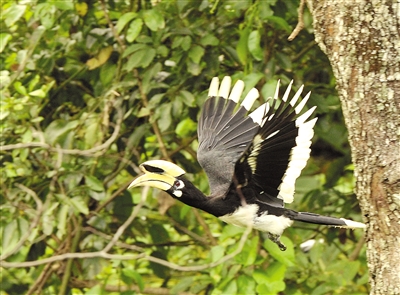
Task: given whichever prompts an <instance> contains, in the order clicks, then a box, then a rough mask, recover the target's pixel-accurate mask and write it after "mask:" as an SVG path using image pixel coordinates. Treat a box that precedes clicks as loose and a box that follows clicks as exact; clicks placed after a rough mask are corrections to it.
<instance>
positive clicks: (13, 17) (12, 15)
mask: <svg viewBox="0 0 400 295" xmlns="http://www.w3.org/2000/svg"><path fill="white" fill-rule="evenodd" d="M25 9H26V5H20V4H16V3H14V4H13V5H12V6H10V8H8V9H7V10H6V11H4V16H5V19H4V23H5V24H6V26H7V27H11V26H12V25H14V24H15V22H17V21H18V20H19V19H20V17H21V16H22V15H23V14H24V12H25ZM4 16H3V15H2V18H3V17H4Z"/></svg>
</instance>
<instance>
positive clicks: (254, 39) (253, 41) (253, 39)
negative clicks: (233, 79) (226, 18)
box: [248, 30, 263, 60]
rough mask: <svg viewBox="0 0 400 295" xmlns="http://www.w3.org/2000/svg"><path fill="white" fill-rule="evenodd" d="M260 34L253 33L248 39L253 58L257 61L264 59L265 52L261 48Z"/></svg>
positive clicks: (256, 31) (257, 32)
mask: <svg viewBox="0 0 400 295" xmlns="http://www.w3.org/2000/svg"><path fill="white" fill-rule="evenodd" d="M260 40H261V36H260V32H259V31H258V30H255V31H252V32H251V33H250V35H249V39H248V47H249V51H250V53H251V54H252V55H253V57H254V58H255V59H256V60H262V59H263V51H262V49H261V47H260Z"/></svg>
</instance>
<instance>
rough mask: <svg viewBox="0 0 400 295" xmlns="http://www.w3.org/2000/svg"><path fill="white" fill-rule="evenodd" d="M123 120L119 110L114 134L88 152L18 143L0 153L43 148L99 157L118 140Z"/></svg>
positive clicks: (46, 145)
mask: <svg viewBox="0 0 400 295" xmlns="http://www.w3.org/2000/svg"><path fill="white" fill-rule="evenodd" d="M122 120H123V115H122V111H121V110H119V109H118V120H117V124H116V125H115V127H114V132H113V133H112V134H111V136H110V137H109V138H108V139H107V140H106V141H105V142H104V143H103V144H101V145H99V146H96V147H93V148H91V149H88V150H78V149H60V148H58V147H53V146H51V145H49V144H47V143H42V142H29V143H17V144H9V145H3V146H0V151H7V150H15V149H24V148H35V147H41V148H45V149H47V150H49V151H50V152H56V153H60V152H61V153H63V154H68V155H79V156H86V157H98V156H99V154H96V153H97V152H102V153H105V152H106V151H107V150H108V148H109V147H110V146H111V144H112V143H113V142H114V141H115V140H116V139H117V137H118V135H119V131H120V130H121V124H122Z"/></svg>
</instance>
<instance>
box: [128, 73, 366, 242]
mask: <svg viewBox="0 0 400 295" xmlns="http://www.w3.org/2000/svg"><path fill="white" fill-rule="evenodd" d="M291 86H292V83H291V84H290V85H289V87H288V88H287V90H286V92H285V93H284V95H283V97H282V99H278V90H279V83H278V85H277V88H276V92H275V95H274V97H273V98H269V99H268V100H267V102H266V103H264V104H262V105H261V106H260V107H258V108H257V109H256V110H255V111H253V112H249V111H250V109H251V106H252V105H253V103H254V101H255V100H256V99H257V98H258V96H259V94H258V91H257V90H256V89H254V88H253V89H251V90H250V91H249V93H248V94H247V96H246V97H245V98H244V100H243V102H242V103H241V104H240V105H239V100H240V97H241V94H242V92H243V89H244V83H243V82H242V81H238V82H237V83H236V84H235V86H234V87H233V88H232V90H231V80H230V78H229V77H225V78H224V79H223V81H222V83H221V86H220V87H219V81H218V78H214V79H213V80H212V82H211V85H210V90H209V97H208V99H207V100H206V102H205V104H204V107H203V110H202V113H201V115H200V118H199V123H198V129H197V132H198V138H199V147H198V151H197V156H198V161H199V163H200V165H201V166H202V168H203V169H204V171H205V172H206V174H207V176H208V179H209V184H210V190H211V194H210V196H208V197H207V196H205V195H204V194H203V193H202V192H201V191H199V190H198V189H197V188H196V187H195V186H194V185H193V184H192V183H191V182H190V181H188V180H187V179H186V178H185V177H184V176H183V174H185V171H184V170H182V169H181V168H180V167H178V166H177V165H175V164H172V163H169V162H166V161H162V160H151V161H147V162H145V163H143V164H142V165H141V166H140V168H141V170H142V171H143V172H144V175H142V176H140V177H138V178H137V179H135V180H134V181H133V182H132V183H131V185H130V187H134V186H143V185H150V186H153V187H156V188H159V189H162V190H164V191H166V192H167V193H169V194H170V195H171V196H172V197H174V198H177V199H179V200H180V201H182V202H183V203H186V204H188V205H189V206H193V207H196V208H199V209H201V210H204V211H206V212H208V213H210V214H213V215H214V216H216V217H218V218H220V219H221V220H223V221H225V222H227V223H231V224H234V225H237V226H244V227H245V226H249V225H250V226H252V227H253V228H255V229H257V230H260V231H264V232H267V233H268V234H269V237H270V238H271V240H273V241H274V242H276V243H277V244H278V245H279V247H280V248H281V249H282V250H284V249H285V246H284V245H283V244H282V243H281V242H280V241H279V237H280V236H281V234H282V232H283V231H284V229H285V228H287V227H289V226H290V225H291V224H292V223H293V221H296V220H297V221H302V222H308V223H315V224H325V225H330V226H338V227H347V228H363V227H365V226H364V224H362V223H359V222H355V221H351V220H346V219H343V218H334V217H325V216H321V215H318V214H314V213H304V212H296V211H293V210H290V209H286V208H284V203H290V202H292V201H293V194H294V188H295V181H296V179H297V177H298V176H299V175H300V173H301V170H302V169H303V168H304V167H305V165H306V162H307V160H308V158H309V155H310V145H311V138H312V136H313V127H314V125H315V122H316V118H315V119H311V120H308V119H309V117H310V115H311V114H312V113H313V111H314V109H315V107H312V108H311V109H309V110H308V111H306V112H304V113H303V114H301V113H302V110H303V108H304V106H305V103H306V101H307V100H308V97H309V95H310V94H307V95H306V96H305V97H304V98H303V100H302V101H301V102H299V103H298V102H297V101H298V99H299V98H300V94H301V92H302V88H303V86H302V87H300V89H299V90H298V91H297V92H296V94H295V95H294V96H293V98H292V99H290V100H289V94H290V89H291ZM307 120H308V121H307Z"/></svg>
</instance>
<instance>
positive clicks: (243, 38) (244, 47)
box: [236, 27, 250, 64]
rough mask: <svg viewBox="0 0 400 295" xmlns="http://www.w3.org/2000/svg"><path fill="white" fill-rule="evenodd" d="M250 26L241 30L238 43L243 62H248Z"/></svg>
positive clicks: (240, 57)
mask: <svg viewBox="0 0 400 295" xmlns="http://www.w3.org/2000/svg"><path fill="white" fill-rule="evenodd" d="M249 34H250V28H248V27H246V28H245V29H243V30H242V31H240V38H239V42H238V43H237V45H236V51H237V55H238V57H239V59H240V61H241V62H242V64H246V63H247V52H248V40H249Z"/></svg>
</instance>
